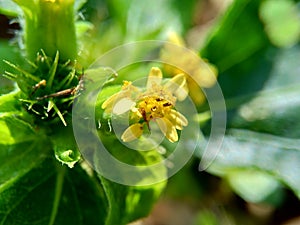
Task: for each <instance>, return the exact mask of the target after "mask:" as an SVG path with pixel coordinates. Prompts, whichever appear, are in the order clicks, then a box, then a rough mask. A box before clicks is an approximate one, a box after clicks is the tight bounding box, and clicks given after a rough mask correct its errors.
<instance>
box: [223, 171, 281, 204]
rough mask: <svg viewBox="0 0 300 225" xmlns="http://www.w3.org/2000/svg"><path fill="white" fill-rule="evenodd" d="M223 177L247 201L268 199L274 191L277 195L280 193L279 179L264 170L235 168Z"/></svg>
mask: <svg viewBox="0 0 300 225" xmlns="http://www.w3.org/2000/svg"><path fill="white" fill-rule="evenodd" d="M225 177H226V179H227V180H228V182H229V184H230V186H231V187H232V189H233V190H234V191H235V192H236V193H237V194H239V195H240V196H241V197H242V198H243V199H245V200H246V201H247V202H255V203H261V202H265V201H266V200H268V198H269V197H270V196H271V195H272V194H274V193H276V195H277V196H279V195H280V194H279V193H280V191H281V189H280V187H281V186H280V184H279V181H277V180H276V179H275V178H274V177H273V176H272V175H270V174H268V173H266V172H261V171H259V170H253V169H244V170H243V169H237V170H232V171H230V172H227V173H226V175H225ZM253 187H255V189H254V188H253ZM272 203H273V204H274V202H272Z"/></svg>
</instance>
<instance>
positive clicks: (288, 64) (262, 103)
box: [231, 46, 300, 138]
mask: <svg viewBox="0 0 300 225" xmlns="http://www.w3.org/2000/svg"><path fill="white" fill-rule="evenodd" d="M276 53H277V54H274V57H273V60H274V66H273V68H272V70H271V71H270V74H269V79H268V80H267V81H266V82H265V83H264V86H263V90H262V91H261V92H258V93H256V97H254V98H253V99H252V100H251V101H249V102H246V103H244V104H243V105H242V106H241V107H240V108H239V109H238V111H237V113H236V115H235V116H234V117H233V120H232V124H231V126H232V127H236V128H244V129H251V130H256V131H260V132H266V133H271V134H275V135H279V136H284V137H289V138H299V137H300V117H299V113H300V98H299V96H300V90H299V84H300V78H299V60H298V59H299V58H300V47H299V46H295V47H293V48H290V49H282V50H279V51H277V52H276Z"/></svg>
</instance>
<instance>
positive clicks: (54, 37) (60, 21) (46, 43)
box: [14, 0, 77, 61]
mask: <svg viewBox="0 0 300 225" xmlns="http://www.w3.org/2000/svg"><path fill="white" fill-rule="evenodd" d="M14 1H15V2H16V3H17V4H18V5H19V6H20V7H21V8H22V10H23V12H24V17H25V27H24V40H25V48H26V51H27V56H28V58H29V59H30V60H34V59H35V58H36V54H37V52H39V51H40V50H41V49H43V50H44V51H45V53H46V55H48V56H50V57H53V58H54V56H55V54H56V52H57V51H59V53H60V59H61V60H62V61H66V60H68V59H71V60H73V59H75V58H76V56H77V45H76V32H75V15H74V0H40V1H28V0H14Z"/></svg>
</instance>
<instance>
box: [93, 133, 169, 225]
mask: <svg viewBox="0 0 300 225" xmlns="http://www.w3.org/2000/svg"><path fill="white" fill-rule="evenodd" d="M100 136H101V137H102V141H103V144H104V145H105V146H106V147H107V148H108V150H109V152H110V153H111V154H112V156H113V157H115V158H117V159H118V160H121V161H122V162H124V163H126V164H129V165H133V166H136V168H138V166H142V165H143V166H150V165H152V164H154V163H157V162H159V161H160V160H162V156H161V155H160V154H159V153H158V151H156V150H152V151H147V152H139V151H134V150H132V149H129V148H126V147H125V146H124V145H123V144H122V143H120V141H119V140H117V139H116V138H115V137H114V136H113V135H100ZM140 144H141V145H143V144H145V143H143V142H142V141H141V143H140ZM94 157H95V158H94V160H95V166H96V170H115V172H117V171H118V170H119V173H118V172H117V173H118V174H119V175H120V176H119V177H118V178H119V179H120V181H122V180H123V181H122V182H124V181H125V182H126V179H128V178H129V177H131V178H132V176H133V175H134V176H136V177H134V178H133V179H134V180H136V184H135V185H138V184H139V183H147V179H149V185H142V186H127V185H123V184H120V183H116V182H114V181H110V180H108V179H107V178H105V177H103V176H101V175H100V176H99V177H100V179H101V182H102V185H103V187H104V190H105V194H106V196H107V199H108V215H107V220H106V223H105V224H106V225H114V224H119V225H123V224H124V225H125V224H127V223H129V222H132V221H134V220H136V219H138V218H141V217H145V216H147V215H148V214H149V212H150V210H151V209H152V206H153V204H154V203H155V202H156V200H157V199H158V197H159V196H160V194H161V192H162V190H163V189H164V187H165V185H166V182H165V181H162V182H160V183H154V184H151V181H152V179H153V176H158V177H162V176H163V177H166V168H165V166H163V165H162V166H161V167H160V169H159V170H151V169H147V167H146V168H142V167H141V169H140V170H141V173H140V175H142V174H143V175H145V174H146V175H145V176H144V177H139V176H138V175H137V174H130V171H128V173H127V172H126V171H124V170H123V169H122V168H121V167H119V165H109V164H105V165H104V164H99V162H100V161H101V160H99V157H102V155H101V154H99V153H95V156H94ZM121 170H122V171H121ZM143 170H145V171H146V173H145V171H144V173H143Z"/></svg>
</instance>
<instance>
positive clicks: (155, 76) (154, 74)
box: [147, 67, 162, 90]
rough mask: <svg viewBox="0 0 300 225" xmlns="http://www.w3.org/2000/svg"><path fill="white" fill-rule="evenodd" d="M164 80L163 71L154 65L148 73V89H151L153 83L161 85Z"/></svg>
mask: <svg viewBox="0 0 300 225" xmlns="http://www.w3.org/2000/svg"><path fill="white" fill-rule="evenodd" d="M161 81H162V72H161V70H160V69H159V68H158V67H152V68H151V70H150V73H149V75H148V80H147V89H148V90H149V89H151V88H152V86H153V84H157V85H159V84H160V83H161Z"/></svg>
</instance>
